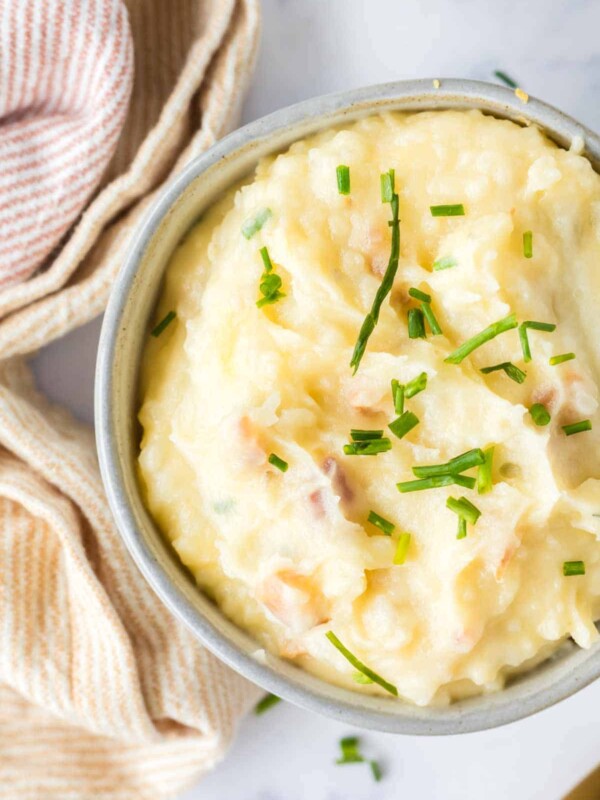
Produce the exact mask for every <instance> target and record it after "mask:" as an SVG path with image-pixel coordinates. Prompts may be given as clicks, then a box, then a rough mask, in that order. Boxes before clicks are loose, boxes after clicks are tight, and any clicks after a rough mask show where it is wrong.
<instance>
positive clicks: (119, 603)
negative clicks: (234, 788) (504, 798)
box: [0, 0, 259, 800]
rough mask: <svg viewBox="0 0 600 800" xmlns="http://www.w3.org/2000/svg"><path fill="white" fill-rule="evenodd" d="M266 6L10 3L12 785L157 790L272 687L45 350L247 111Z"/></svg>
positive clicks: (3, 104) (4, 577) (0, 101)
mask: <svg viewBox="0 0 600 800" xmlns="http://www.w3.org/2000/svg"><path fill="white" fill-rule="evenodd" d="M258 17H259V15H258V7H257V0H126V2H125V3H124V2H122V0H52V2H49V1H47V0H43V2H42V1H41V0H0V798H3V799H4V798H6V800H9V799H10V800H41V799H42V798H44V800H121V798H122V800H138V798H139V800H146V799H147V800H156V799H157V798H165V797H171V796H175V795H177V794H178V793H179V792H180V791H181V790H182V789H183V788H184V787H185V786H186V785H188V784H189V783H190V782H192V781H193V780H194V779H196V778H197V777H198V775H199V774H200V773H202V772H203V771H205V770H207V769H209V768H210V767H211V766H212V765H213V764H214V763H215V762H216V761H217V760H218V759H219V758H220V757H222V755H223V753H224V752H225V749H226V747H227V744H228V742H229V740H230V738H231V736H232V733H233V732H234V730H235V725H236V722H237V720H238V719H239V718H240V716H241V715H242V714H243V713H244V712H245V711H246V710H247V709H248V707H249V706H250V705H251V704H252V703H253V702H254V701H255V700H256V697H257V694H258V690H257V689H256V688H255V687H253V686H251V685H250V684H248V683H247V682H246V681H244V680H242V679H241V678H239V677H238V676H236V675H235V674H234V673H233V672H232V671H230V670H229V669H228V668H227V667H225V666H224V665H222V664H221V663H220V662H219V661H218V660H217V659H215V658H214V657H213V656H212V655H210V653H208V652H207V651H206V650H204V649H203V648H202V647H200V646H199V645H198V644H197V643H196V641H195V640H193V639H192V637H191V635H190V634H189V633H188V632H187V631H186V630H185V629H184V628H183V627H182V626H181V625H179V624H178V623H176V622H175V621H174V620H173V618H172V617H171V616H170V615H169V613H168V612H167V611H166V610H165V608H164V607H163V606H162V604H161V603H160V601H159V600H158V599H157V598H156V597H155V595H154V594H153V592H152V591H151V590H150V589H149V588H148V586H147V585H146V583H145V581H144V579H143V578H142V577H141V575H140V574H139V573H138V571H137V569H136V568H135V567H134V566H133V564H132V563H131V561H130V559H129V557H128V555H127V553H126V552H125V550H124V547H123V545H122V543H121V541H120V539H119V536H118V534H117V532H116V530H115V527H114V524H113V522H112V520H111V517H110V513H109V511H108V506H107V503H106V499H105V497H104V494H103V490H102V485H101V482H100V477H99V473H98V467H97V463H96V455H95V449H94V444H93V438H92V435H91V432H90V431H88V430H87V429H85V428H84V427H83V426H81V425H79V424H78V423H76V422H75V421H74V420H73V419H72V418H71V417H70V416H69V415H68V414H67V413H66V412H65V411H63V410H61V409H57V408H55V407H51V406H50V405H49V404H48V402H47V401H46V400H45V399H44V398H43V397H41V396H40V395H39V394H38V393H37V392H36V390H35V388H34V386H33V383H32V380H31V374H30V371H29V369H28V367H27V364H26V362H25V359H24V356H26V355H27V354H28V353H31V352H33V351H35V350H37V349H38V348H39V347H41V346H43V345H44V344H46V343H47V342H49V341H51V340H53V339H55V338H57V337H59V336H61V335H63V334H64V333H66V332H67V331H70V330H73V329H74V328H76V327H78V326H79V325H82V324H83V323H84V322H87V321H88V320H90V319H92V318H93V317H94V316H95V315H97V314H98V313H100V312H101V311H102V310H103V308H104V306H105V304H106V301H107V297H108V294H109V291H110V287H111V284H112V282H113V279H114V276H115V275H116V273H117V271H118V269H119V267H120V265H121V263H122V261H123V255H124V252H125V250H126V249H127V247H128V244H129V241H130V239H131V236H132V232H133V229H134V227H135V225H136V222H137V221H138V219H139V217H140V215H141V214H143V212H144V210H145V209H146V208H147V206H148V204H149V203H150V202H151V200H152V198H153V196H154V195H155V193H156V191H157V190H158V189H160V187H161V185H162V184H163V183H164V182H165V180H167V179H168V178H169V177H170V176H171V175H173V174H174V173H175V172H177V171H178V170H179V169H181V167H182V166H183V165H184V164H186V163H187V162H188V161H189V160H190V159H191V158H193V157H194V156H195V155H197V154H198V153H200V152H202V151H203V150H205V149H206V148H207V147H209V146H210V145H211V144H212V143H213V142H214V141H215V140H216V139H218V138H219V137H220V136H221V135H222V134H223V133H224V132H226V130H227V129H228V128H230V127H231V126H232V125H233V123H234V122H235V120H236V117H237V114H238V112H239V105H240V101H241V98H242V96H243V92H244V90H245V88H246V85H247V81H248V78H249V75H250V73H251V69H252V65H253V63H254V58H255V50H256V41H257V36H258V27H259V18H258Z"/></svg>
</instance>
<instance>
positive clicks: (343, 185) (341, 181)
mask: <svg viewBox="0 0 600 800" xmlns="http://www.w3.org/2000/svg"><path fill="white" fill-rule="evenodd" d="M335 174H336V176H337V187H338V192H339V193H340V194H350V167H347V166H346V165H345V164H340V165H339V167H336V170H335Z"/></svg>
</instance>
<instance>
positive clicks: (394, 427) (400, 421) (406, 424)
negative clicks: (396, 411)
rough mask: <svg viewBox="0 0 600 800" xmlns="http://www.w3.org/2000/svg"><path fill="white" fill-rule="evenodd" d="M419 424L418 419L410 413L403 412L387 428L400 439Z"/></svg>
mask: <svg viewBox="0 0 600 800" xmlns="http://www.w3.org/2000/svg"><path fill="white" fill-rule="evenodd" d="M418 424H419V419H418V417H417V416H416V415H415V414H413V412H412V411H405V412H404V413H403V414H401V415H400V416H399V417H398V418H397V419H395V420H394V421H393V422H390V424H389V425H388V428H389V429H390V430H391V432H392V433H393V434H394V436H397V437H398V439H402V438H403V437H404V436H406V434H407V433H408V432H409V431H412V429H413V428H415V427H416V426H417V425H418Z"/></svg>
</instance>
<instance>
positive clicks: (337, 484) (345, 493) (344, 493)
mask: <svg viewBox="0 0 600 800" xmlns="http://www.w3.org/2000/svg"><path fill="white" fill-rule="evenodd" d="M322 470H323V472H324V473H325V475H327V477H328V478H329V479H330V481H331V488H332V489H333V491H334V492H335V493H336V495H338V497H339V498H340V500H341V502H342V503H344V504H346V505H349V504H350V503H352V501H353V500H354V492H353V491H352V488H351V486H350V484H349V483H348V478H347V477H346V473H345V472H344V470H343V468H342V467H341V466H340V464H339V463H338V462H337V460H336V459H335V458H334V457H333V456H327V458H326V459H325V461H323V466H322Z"/></svg>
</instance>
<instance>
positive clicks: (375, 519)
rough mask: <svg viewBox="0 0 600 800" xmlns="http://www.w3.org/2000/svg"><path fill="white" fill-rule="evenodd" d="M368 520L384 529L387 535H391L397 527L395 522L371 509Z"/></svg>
mask: <svg viewBox="0 0 600 800" xmlns="http://www.w3.org/2000/svg"><path fill="white" fill-rule="evenodd" d="M368 520H369V522H370V523H371V525H375V527H376V528H379V530H381V531H383V532H384V533H385V535H386V536H391V535H392V533H393V532H394V529H395V527H396V526H395V525H394V523H393V522H389V521H388V520H387V519H385V518H384V517H382V516H380V515H379V514H377V513H376V512H375V511H369V517H368Z"/></svg>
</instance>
